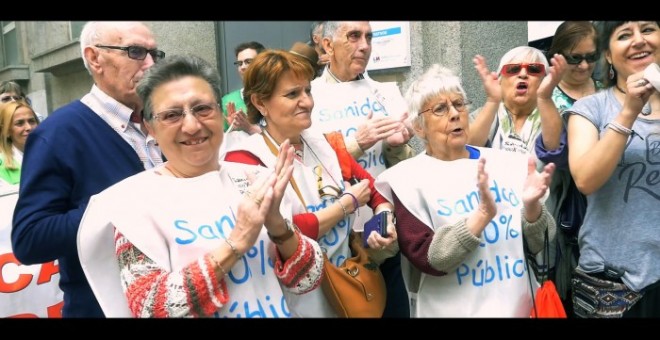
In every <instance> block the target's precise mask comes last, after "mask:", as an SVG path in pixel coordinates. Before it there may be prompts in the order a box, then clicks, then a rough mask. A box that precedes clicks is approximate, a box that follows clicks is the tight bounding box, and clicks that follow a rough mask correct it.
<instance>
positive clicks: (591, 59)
mask: <svg viewBox="0 0 660 340" xmlns="http://www.w3.org/2000/svg"><path fill="white" fill-rule="evenodd" d="M563 56H564V58H566V62H567V63H568V64H570V65H580V64H582V61H583V60H586V61H587V63H589V64H593V63H595V62H596V61H598V54H597V53H596V52H594V53H590V54H563Z"/></svg>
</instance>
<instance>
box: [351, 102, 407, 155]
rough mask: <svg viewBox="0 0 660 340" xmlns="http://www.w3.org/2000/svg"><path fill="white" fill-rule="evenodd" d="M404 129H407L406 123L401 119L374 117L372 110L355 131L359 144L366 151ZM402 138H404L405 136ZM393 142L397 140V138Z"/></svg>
mask: <svg viewBox="0 0 660 340" xmlns="http://www.w3.org/2000/svg"><path fill="white" fill-rule="evenodd" d="M402 129H405V125H404V124H403V122H402V121H401V120H400V119H394V118H392V117H378V118H373V111H371V112H369V115H367V119H365V120H364V122H363V123H362V124H360V125H359V126H358V128H357V131H356V132H355V139H356V140H357V143H358V145H360V148H361V149H362V150H363V151H366V150H367V149H369V148H371V147H372V146H374V144H376V143H377V142H378V141H380V140H383V139H385V138H388V137H390V136H391V135H393V134H395V133H397V132H401V130H402ZM408 139H410V137H408ZM400 140H403V137H402V138H401V139H400ZM393 142H396V140H394V141H393ZM406 142H407V141H406ZM391 145H392V144H391Z"/></svg>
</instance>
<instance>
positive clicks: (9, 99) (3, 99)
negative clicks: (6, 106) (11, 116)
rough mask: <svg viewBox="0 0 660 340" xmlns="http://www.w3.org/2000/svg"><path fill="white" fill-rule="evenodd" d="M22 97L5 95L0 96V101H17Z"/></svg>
mask: <svg viewBox="0 0 660 340" xmlns="http://www.w3.org/2000/svg"><path fill="white" fill-rule="evenodd" d="M22 99H23V97H22V96H6V97H2V98H0V101H2V102H3V103H7V102H9V101H11V100H13V101H19V100H22Z"/></svg>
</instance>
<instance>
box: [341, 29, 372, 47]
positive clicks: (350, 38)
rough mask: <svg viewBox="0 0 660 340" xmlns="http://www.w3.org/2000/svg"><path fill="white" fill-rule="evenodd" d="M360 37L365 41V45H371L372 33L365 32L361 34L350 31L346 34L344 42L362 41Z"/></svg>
mask: <svg viewBox="0 0 660 340" xmlns="http://www.w3.org/2000/svg"><path fill="white" fill-rule="evenodd" d="M362 36H364V37H365V39H367V43H369V44H371V39H373V37H374V34H373V32H367V33H364V34H363V33H362V32H361V31H350V32H348V33H346V40H348V41H349V42H352V43H356V42H358V41H360V39H362Z"/></svg>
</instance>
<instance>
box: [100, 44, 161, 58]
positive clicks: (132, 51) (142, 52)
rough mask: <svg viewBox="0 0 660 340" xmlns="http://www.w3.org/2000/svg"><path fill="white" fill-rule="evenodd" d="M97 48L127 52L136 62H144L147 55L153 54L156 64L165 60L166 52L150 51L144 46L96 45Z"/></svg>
mask: <svg viewBox="0 0 660 340" xmlns="http://www.w3.org/2000/svg"><path fill="white" fill-rule="evenodd" d="M95 46H96V47H99V48H109V49H112V50H122V51H126V52H127V53H128V57H129V58H131V59H135V60H144V58H146V57H147V53H149V54H151V58H153V60H154V62H157V61H159V60H161V59H163V58H165V52H163V51H161V50H159V49H156V48H154V49H151V50H148V49H146V48H145V47H142V46H111V45H95Z"/></svg>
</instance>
